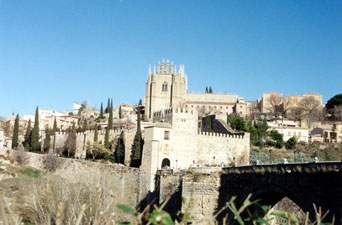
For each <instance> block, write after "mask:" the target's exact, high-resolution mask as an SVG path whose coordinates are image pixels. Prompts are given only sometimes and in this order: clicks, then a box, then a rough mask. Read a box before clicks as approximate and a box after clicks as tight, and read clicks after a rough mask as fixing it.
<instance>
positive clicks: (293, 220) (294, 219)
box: [290, 214, 299, 224]
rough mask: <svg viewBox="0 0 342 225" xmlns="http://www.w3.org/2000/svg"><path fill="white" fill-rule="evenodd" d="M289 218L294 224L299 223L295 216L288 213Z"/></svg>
mask: <svg viewBox="0 0 342 225" xmlns="http://www.w3.org/2000/svg"><path fill="white" fill-rule="evenodd" d="M290 220H291V222H294V223H296V224H299V220H298V219H297V217H295V216H294V215H292V214H290Z"/></svg>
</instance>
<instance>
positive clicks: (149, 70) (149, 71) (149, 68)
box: [148, 64, 152, 74]
mask: <svg viewBox="0 0 342 225" xmlns="http://www.w3.org/2000/svg"><path fill="white" fill-rule="evenodd" d="M151 72H152V71H151V64H149V65H148V74H151Z"/></svg>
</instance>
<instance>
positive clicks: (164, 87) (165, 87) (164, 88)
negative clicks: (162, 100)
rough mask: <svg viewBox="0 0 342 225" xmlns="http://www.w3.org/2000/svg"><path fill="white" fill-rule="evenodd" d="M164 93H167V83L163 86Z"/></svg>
mask: <svg viewBox="0 0 342 225" xmlns="http://www.w3.org/2000/svg"><path fill="white" fill-rule="evenodd" d="M162 91H167V82H166V81H165V82H164V84H163V85H162Z"/></svg>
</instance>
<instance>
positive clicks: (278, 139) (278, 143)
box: [268, 130, 284, 148]
mask: <svg viewBox="0 0 342 225" xmlns="http://www.w3.org/2000/svg"><path fill="white" fill-rule="evenodd" d="M268 136H269V137H270V138H271V139H272V140H273V141H274V143H273V145H274V146H275V147H276V148H282V147H283V146H284V140H283V135H282V134H280V133H279V132H278V131H277V130H271V131H270V132H269V133H268Z"/></svg>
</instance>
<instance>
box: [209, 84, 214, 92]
mask: <svg viewBox="0 0 342 225" xmlns="http://www.w3.org/2000/svg"><path fill="white" fill-rule="evenodd" d="M209 93H210V94H212V93H214V92H213V89H212V88H211V86H210V87H209Z"/></svg>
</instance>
